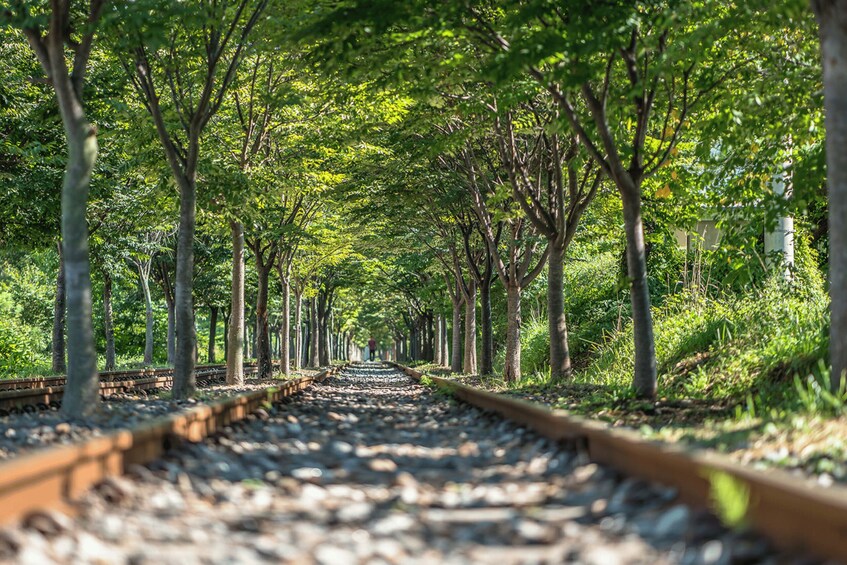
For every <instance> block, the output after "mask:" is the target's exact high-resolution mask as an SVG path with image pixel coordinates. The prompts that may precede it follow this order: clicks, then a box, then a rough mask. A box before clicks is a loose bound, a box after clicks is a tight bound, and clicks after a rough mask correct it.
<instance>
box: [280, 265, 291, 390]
mask: <svg viewBox="0 0 847 565" xmlns="http://www.w3.org/2000/svg"><path fill="white" fill-rule="evenodd" d="M290 320H291V283H290V282H289V280H288V278H287V277H283V279H282V323H281V325H280V326H281V328H280V335H279V363H280V370H281V371H282V374H283V375H288V374H289V373H290V372H291V371H290V367H291V351H290V349H289V338H290V336H291V321H290Z"/></svg>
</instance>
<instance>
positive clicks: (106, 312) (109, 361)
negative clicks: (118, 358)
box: [103, 272, 115, 371]
mask: <svg viewBox="0 0 847 565" xmlns="http://www.w3.org/2000/svg"><path fill="white" fill-rule="evenodd" d="M103 331H104V333H105V334H106V367H105V369H106V370H107V371H114V370H115V326H114V323H113V316H112V275H110V274H109V273H107V272H104V273H103Z"/></svg>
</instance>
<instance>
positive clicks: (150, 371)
mask: <svg viewBox="0 0 847 565" xmlns="http://www.w3.org/2000/svg"><path fill="white" fill-rule="evenodd" d="M278 364H279V363H278V362H276V363H275V365H278ZM250 367H256V364H255V363H246V364H245V365H244V368H245V369H247V368H250ZM222 369H226V365H223V364H216V365H196V366H195V367H194V371H195V372H196V373H197V375H198V376H199V375H201V374H205V373H210V372H217V371H220V370H222ZM173 372H174V369H173V367H158V368H154V367H144V368H141V369H126V370H120V371H101V372H100V373H99V375H100V380H101V381H103V382H118V381H125V380H131V379H140V378H145V377H162V376H172V375H173ZM66 383H67V377H66V376H65V375H57V376H55V377H28V378H25V379H0V392H2V391H6V390H22V389H30V388H45V387H52V386H64V385H65V384H66Z"/></svg>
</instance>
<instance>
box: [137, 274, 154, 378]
mask: <svg viewBox="0 0 847 565" xmlns="http://www.w3.org/2000/svg"><path fill="white" fill-rule="evenodd" d="M138 278H139V279H140V280H141V292H142V294H143V295H144V312H145V317H144V364H145V365H148V366H149V365H152V364H153V299H152V297H151V296H150V280H149V279H148V278H147V276H145V274H144V273H143V271H142V268H141V267H139V272H138Z"/></svg>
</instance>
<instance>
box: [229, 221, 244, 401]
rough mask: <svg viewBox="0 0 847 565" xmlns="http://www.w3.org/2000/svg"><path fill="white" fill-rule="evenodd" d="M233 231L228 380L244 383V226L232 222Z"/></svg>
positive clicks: (237, 383)
mask: <svg viewBox="0 0 847 565" xmlns="http://www.w3.org/2000/svg"><path fill="white" fill-rule="evenodd" d="M229 227H230V231H231V233H232V296H231V297H230V300H231V303H230V314H229V316H230V319H229V329H228V333H229V337H228V339H227V356H226V382H227V384H231V385H241V384H244V226H243V225H242V224H241V223H240V222H230V224H229Z"/></svg>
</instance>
